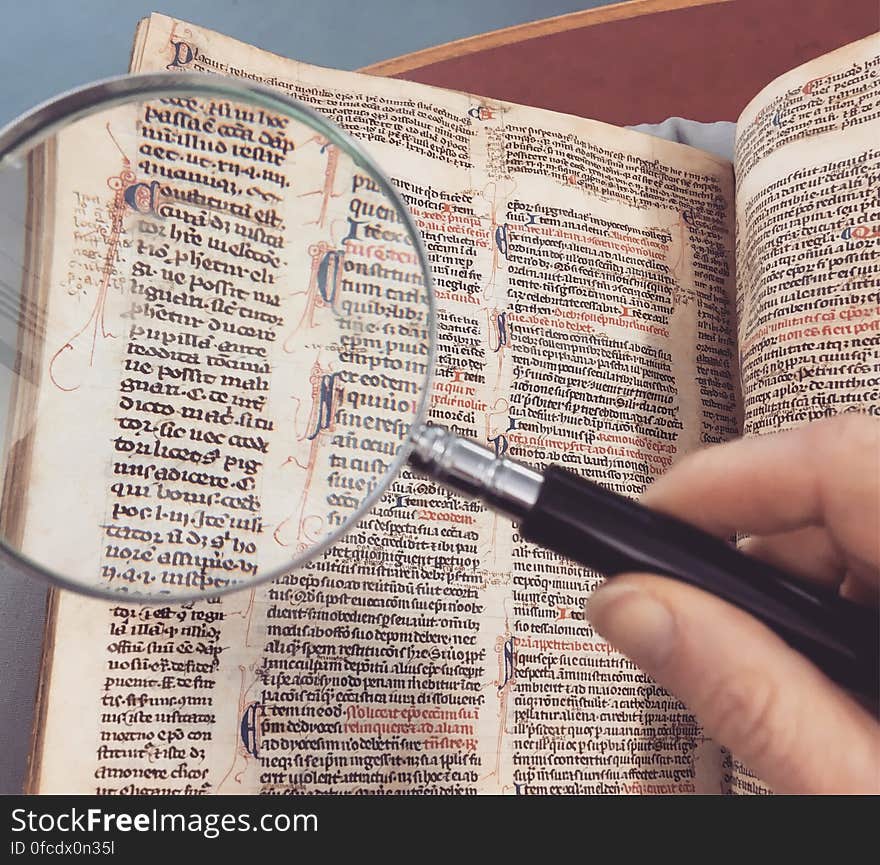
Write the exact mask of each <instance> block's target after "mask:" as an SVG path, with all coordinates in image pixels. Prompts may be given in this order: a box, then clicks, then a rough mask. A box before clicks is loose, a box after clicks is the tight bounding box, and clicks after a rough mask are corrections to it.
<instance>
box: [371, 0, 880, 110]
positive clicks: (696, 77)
mask: <svg viewBox="0 0 880 865" xmlns="http://www.w3.org/2000/svg"><path fill="white" fill-rule="evenodd" d="M878 29H880V4H878V2H877V0H635V2H630V3H620V4H616V5H611V6H604V7H602V8H599V9H592V10H587V11H583V12H578V13H574V14H569V15H562V16H559V17H556V18H552V19H549V20H546V21H539V22H533V23H530V24H523V25H519V26H516V27H511V28H507V29H504V30H499V31H495V32H492V33H487V34H483V35H481V36H474V37H472V38H469V39H464V40H459V41H457V42H454V43H451V44H448V45H441V46H437V47H435V48H430V49H427V50H424V51H419V52H415V53H412V54H408V55H404V56H402V57H397V58H394V59H392V60H388V61H385V62H382V63H377V64H373V65H372V66H369V67H367V69H366V70H365V71H368V72H373V73H375V74H378V75H390V76H396V77H400V78H406V79H409V80H411V81H421V82H423V83H425V84H434V85H436V86H438V87H448V88H451V89H454V90H468V91H470V92H472V93H477V94H479V95H482V96H491V97H494V98H497V99H504V100H508V101H510V102H519V103H523V104H526V105H536V106H540V107H542V108H550V109H552V110H554V111H563V112H566V113H569V114H576V115H579V116H582V117H590V118H592V119H594V120H603V121H605V122H607V123H613V124H615V125H618V126H626V125H631V124H636V123H659V122H660V121H662V120H664V119H665V118H667V117H671V116H676V115H677V116H681V117H687V118H690V119H692V120H700V121H704V122H708V121H716V120H736V119H737V117H738V116H739V114H740V112H741V111H742V109H743V108H744V107H745V106H746V104H747V103H748V102H749V101H750V100H751V99H752V97H753V96H755V95H756V94H757V93H758V92H759V91H760V90H761V88H763V87H764V86H765V85H766V84H768V83H769V82H770V81H772V80H773V79H774V78H776V77H778V76H779V75H781V74H782V73H783V72H787V71H788V70H789V69H793V68H794V67H796V66H799V65H800V64H802V63H805V62H807V61H808V60H812V59H813V58H815V57H818V56H820V55H822V54H825V53H827V52H829V51H832V50H834V49H835V48H839V47H840V46H842V45H846V44H847V43H849V42H855V41H856V40H857V39H861V38H862V37H864V36H867V35H869V34H871V33H874V32H876V31H877V30H878Z"/></svg>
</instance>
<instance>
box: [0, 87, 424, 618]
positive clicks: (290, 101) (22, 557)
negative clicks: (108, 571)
mask: <svg viewBox="0 0 880 865" xmlns="http://www.w3.org/2000/svg"><path fill="white" fill-rule="evenodd" d="M181 93H190V94H196V95H198V94H213V95H220V96H223V97H226V98H238V99H241V100H242V101H249V102H255V103H256V104H258V105H263V106H264V107H266V108H271V109H272V110H275V111H282V112H283V113H285V114H286V115H288V116H292V117H294V118H295V119H297V120H299V121H301V122H303V123H304V124H305V125H307V126H310V127H312V128H314V129H315V130H316V131H318V132H320V133H321V134H322V135H324V137H326V138H327V140H328V141H330V142H331V143H333V144H335V145H337V146H338V147H340V148H341V149H342V150H344V151H345V152H346V153H347V154H348V155H349V156H350V157H351V158H352V160H353V161H354V163H355V164H356V165H357V166H358V167H360V168H364V169H366V170H367V171H368V172H369V173H370V174H371V176H372V178H373V179H374V180H376V181H378V183H379V186H380V188H381V190H382V192H383V193H385V195H386V196H388V198H390V199H391V201H392V202H393V203H394V205H395V207H396V208H397V211H398V213H399V214H400V215H401V216H402V217H403V222H404V227H405V228H406V230H407V231H408V232H409V235H410V237H411V238H412V240H413V246H414V249H415V251H416V254H417V255H418V258H419V263H420V264H421V266H422V276H423V279H424V291H425V296H426V298H427V303H428V322H427V330H428V354H427V356H426V359H425V362H426V366H427V370H426V372H425V375H424V379H423V390H422V393H421V395H420V397H419V401H418V405H417V407H416V412H415V415H414V417H413V420H412V423H411V424H410V426H409V429H408V431H407V435H406V438H405V439H404V441H403V442H401V445H400V447H399V448H398V451H397V454H396V456H395V457H394V459H393V460H392V461H391V464H390V465H389V467H388V469H387V471H386V472H385V477H384V478H383V479H382V481H381V482H380V483H379V484H377V486H376V488H375V489H373V490H372V491H371V492H370V493H369V494H368V495H367V496H366V498H364V500H363V501H362V502H361V504H360V505H359V507H358V508H357V509H356V510H355V511H354V513H353V514H352V515H351V516H350V517H349V518H348V519H347V520H346V521H345V522H344V523H343V524H342V525H341V526H338V527H337V528H335V529H334V530H333V531H332V532H330V534H328V535H327V536H326V537H325V538H324V539H323V540H322V541H320V542H319V543H317V544H314V545H312V546H310V547H309V548H308V549H307V550H304V551H302V552H301V553H299V554H297V555H295V556H293V558H292V559H290V560H289V561H288V562H287V563H286V564H285V565H283V566H280V567H278V568H273V569H270V570H267V571H266V572H265V573H261V574H260V575H259V576H257V577H256V578H254V579H253V580H248V581H246V582H242V583H241V584H235V585H231V586H226V587H223V588H216V589H206V590H203V591H188V590H187V591H181V592H174V591H169V592H168V593H167V594H161V593H160V594H156V595H147V594H142V593H141V592H139V591H137V590H135V591H123V590H120V589H113V588H108V589H106V590H105V589H101V588H93V587H92V586H90V585H88V584H85V585H84V584H81V583H78V582H75V581H73V580H72V579H71V578H69V577H65V576H62V575H61V574H59V573H56V572H55V571H51V570H49V569H48V568H46V567H44V566H43V565H41V564H40V563H39V562H36V561H34V560H33V559H32V558H30V557H29V556H27V555H26V554H25V553H23V552H21V551H19V550H16V549H15V548H14V547H13V546H12V545H10V544H9V543H8V542H7V540H6V538H5V537H3V536H2V535H0V561H3V560H6V561H7V562H8V563H9V564H12V565H13V566H14V567H15V568H17V569H18V570H19V571H22V572H24V574H25V575H26V576H28V577H36V578H37V579H39V580H43V581H46V582H48V583H50V584H52V585H53V586H57V587H59V588H63V589H70V590H72V591H74V592H76V593H77V594H80V595H87V596H90V597H93V598H100V599H102V600H118V601H120V602H126V601H130V602H136V603H143V604H168V603H185V602H188V601H192V600H197V599H200V598H212V597H217V596H219V595H227V594H232V593H234V592H243V591H247V590H248V589H251V588H253V587H254V586H257V585H260V584H261V583H266V582H269V581H270V580H273V579H276V578H277V577H279V576H281V575H283V574H285V573H287V572H289V571H291V570H293V569H294V568H298V567H301V566H302V565H304V564H305V563H306V562H309V561H311V560H312V559H314V558H315V557H316V556H318V555H320V554H321V553H323V552H324V551H325V550H326V549H328V548H329V547H330V546H332V545H333V544H334V543H336V542H337V541H338V540H339V539H340V538H342V537H343V536H344V535H346V534H347V533H348V532H349V531H351V529H352V528H354V526H355V525H357V524H358V523H359V522H360V521H361V520H362V519H363V518H364V516H365V515H366V514H367V513H369V511H371V510H372V508H373V507H374V505H375V504H376V503H377V502H378V501H379V499H380V498H381V497H382V496H383V495H384V493H385V491H386V490H387V489H388V487H389V486H390V484H391V483H392V482H393V481H394V479H395V478H396V477H397V476H398V475H399V474H400V472H401V470H402V468H403V466H404V465H405V464H406V462H407V460H408V458H409V455H410V453H411V451H412V449H413V445H414V436H415V434H416V431H417V430H418V429H419V428H420V427H422V426H423V424H424V422H425V416H426V414H427V411H428V406H429V404H430V398H431V383H432V381H433V378H434V367H435V363H436V353H437V310H436V299H435V296H434V279H433V275H432V273H431V267H430V262H429V261H428V254H427V251H426V249H425V245H424V242H423V240H422V236H421V234H420V233H419V230H418V228H417V227H416V224H415V221H414V219H413V217H412V215H411V214H410V211H409V207H408V206H407V205H406V202H405V201H404V200H403V199H402V197H401V195H400V193H399V192H398V191H397V189H395V187H394V185H393V184H392V183H391V181H390V180H389V178H388V176H387V175H386V174H385V172H384V171H383V170H382V169H381V168H380V167H379V166H378V165H377V164H376V162H375V161H374V160H373V158H372V157H371V156H370V155H369V154H368V153H367V152H366V151H365V150H364V149H363V148H362V146H361V144H359V143H358V142H357V141H355V139H354V138H352V137H351V136H350V135H349V134H348V133H347V132H344V131H343V130H342V129H340V128H339V127H338V126H337V125H336V124H335V123H333V122H332V121H330V120H328V119H327V118H326V117H324V115H322V114H321V113H320V112H319V111H317V110H316V109H314V108H312V107H311V106H309V105H306V104H305V103H303V102H300V101H299V100H298V99H295V98H294V97H292V96H289V95H288V94H286V93H283V92H281V91H277V90H274V89H271V88H269V87H265V86H263V85H260V84H255V83H254V82H252V81H247V80H242V79H239V78H234V77H232V76H226V75H213V74H207V73H201V72H155V73H148V74H136V75H117V76H114V77H112V78H104V79H101V80H99V81H94V82H92V83H90V84H86V85H84V86H82V87H76V88H73V89H72V90H68V91H66V92H64V93H61V94H59V95H58V96H56V97H54V98H53V99H49V100H47V101H46V102H43V103H40V104H39V105H37V106H35V107H34V108H32V109H31V110H30V111H28V112H26V113H25V114H22V115H20V116H19V117H18V118H16V119H15V120H13V121H12V122H11V123H8V124H6V125H5V126H3V127H2V128H0V171H2V170H3V169H4V168H6V167H7V166H8V165H9V164H10V162H11V161H12V160H14V159H15V157H16V156H17V155H18V154H19V153H20V151H22V150H23V149H25V148H26V149H28V150H30V149H31V148H32V147H34V146H35V145H37V144H39V143H40V142H41V141H43V140H45V139H46V138H48V137H50V136H51V135H53V134H55V133H56V132H57V131H58V130H60V129H61V128H63V127H65V126H68V125H71V124H73V123H76V122H77V121H79V120H82V119H84V118H86V117H88V116H89V115H91V114H94V113H96V112H97V111H100V110H106V109H108V108H112V107H114V106H116V105H121V104H124V103H126V102H129V101H132V100H134V99H136V98H137V99H150V98H161V97H163V96H174V95H180V94H181ZM10 559H11V561H10Z"/></svg>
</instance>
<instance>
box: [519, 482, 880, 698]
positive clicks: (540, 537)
mask: <svg viewBox="0 0 880 865" xmlns="http://www.w3.org/2000/svg"><path fill="white" fill-rule="evenodd" d="M520 534H521V535H522V536H523V537H524V538H526V539H527V540H530V541H532V542H534V543H536V544H540V545H541V546H543V547H547V548H548V549H551V550H554V551H555V552H558V553H561V554H562V555H564V556H566V557H567V558H569V559H572V560H573V561H576V562H579V563H580V564H582V565H587V566H588V567H590V568H593V569H594V570H597V571H600V572H601V573H604V574H606V575H608V576H613V575H614V574H619V573H621V572H623V571H648V572H651V573H659V574H663V575H665V576H669V577H674V578H676V579H679V580H682V581H684V582H686V583H690V584H691V585H693V586H697V587H698V588H701V589H705V590H706V591H708V592H711V593H712V594H714V595H717V596H718V597H720V598H723V599H724V600H726V601H729V602H730V603H732V604H735V605H736V606H738V607H740V608H742V609H743V610H746V611H747V612H749V613H751V614H752V615H753V616H755V617H756V618H758V619H760V620H761V621H762V622H764V624H766V625H767V626H769V627H770V628H772V629H773V630H774V631H775V632H776V633H777V634H779V636H780V637H782V638H783V639H784V640H785V641H786V642H787V643H788V644H789V645H790V646H792V648H794V649H797V650H798V651H799V652H801V653H802V654H803V655H805V656H806V657H807V658H809V659H810V660H811V661H812V662H813V663H814V664H816V666H818V667H819V668H820V669H821V670H823V671H824V672H825V673H826V674H827V675H828V676H829V677H831V678H832V679H834V680H835V681H836V682H839V683H840V684H841V685H843V686H844V687H846V688H849V689H851V690H853V691H857V692H859V693H861V694H864V695H867V696H870V697H873V698H876V697H877V695H878V684H880V628H878V613H877V610H872V609H868V608H867V607H862V606H860V605H858V604H854V603H851V602H850V601H846V600H844V599H843V598H841V597H840V596H839V595H838V594H836V593H835V592H830V591H827V590H824V589H820V588H816V587H814V586H810V585H807V584H805V583H804V582H803V581H799V580H797V579H795V578H794V577H791V576H789V575H788V574H786V573H785V572H783V571H781V570H779V569H778V568H775V567H773V566H772V565H768V564H766V563H764V562H761V561H759V560H757V559H754V558H750V557H749V556H745V555H743V554H742V553H740V552H738V551H737V550H736V549H734V548H733V547H732V546H730V545H729V544H727V543H725V542H724V541H723V540H720V539H719V538H716V537H713V536H712V535H709V534H706V533H705V532H703V531H701V530H700V529H697V528H695V527H694V526H691V525H688V524H687V523H683V522H681V521H680V520H677V519H674V518H672V517H668V516H665V515H664V514H659V513H656V512H655V511H651V510H649V509H648V508H646V507H644V506H643V505H640V504H638V503H637V502H634V501H631V500H630V499H627V498H625V497H624V496H620V495H618V494H617V493H613V492H611V491H610V490H607V489H605V488H604V487H601V486H599V485H597V484H594V483H592V482H591V481H588V480H586V479H585V478H582V477H580V475H576V474H574V473H572V472H570V471H567V470H566V469H563V468H560V467H559V466H551V467H550V468H548V469H547V470H546V471H545V472H544V482H543V484H542V486H541V492H540V494H539V496H538V500H537V502H536V503H535V506H534V507H533V508H532V510H531V511H530V512H529V514H528V516H527V517H526V518H525V519H524V520H523V521H522V523H521V524H520Z"/></svg>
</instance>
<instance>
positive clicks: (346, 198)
mask: <svg viewBox="0 0 880 865" xmlns="http://www.w3.org/2000/svg"><path fill="white" fill-rule="evenodd" d="M0 202H2V207H0V211H2V214H3V216H2V223H0V322H2V328H0V353H2V356H0V360H2V363H3V371H4V378H3V381H2V384H3V389H2V391H0V394H2V395H0V405H2V407H3V410H4V414H5V423H4V431H5V432H4V444H3V449H2V458H3V469H4V488H3V500H2V508H0V536H2V543H3V547H2V556H3V558H4V559H6V560H8V562H9V563H10V564H11V565H12V566H14V567H16V568H18V569H19V570H22V571H24V572H26V573H28V574H33V575H34V576H38V577H42V578H46V579H48V580H50V581H52V582H54V583H55V584H57V585H60V586H62V587H64V588H68V589H73V590H75V591H79V592H84V593H86V594H91V595H96V596H100V597H105V598H112V599H115V600H117V601H119V600H127V601H161V602H164V603H167V602H169V601H184V600H191V599H193V598H204V597H209V596H212V595H215V594H217V593H221V592H227V591H233V590H238V589H242V588H248V587H251V586H253V585H255V584H256V583H259V582H261V581H264V580H270V579H272V578H274V577H279V576H281V575H283V574H284V573H286V572H288V571H290V570H291V569H293V568H296V567H297V566H300V565H302V564H304V563H305V562H307V561H309V560H311V559H314V558H315V557H316V556H318V555H319V554H320V553H322V552H323V551H325V550H326V549H327V548H328V547H329V546H330V545H331V544H333V543H334V542H335V541H337V540H338V539H339V538H340V537H341V536H342V535H343V534H345V533H346V532H348V531H349V530H350V529H351V528H352V527H354V526H355V525H357V524H358V523H359V522H361V521H362V520H363V519H364V518H365V517H366V515H367V514H370V513H371V511H372V510H373V509H374V508H376V507H377V506H378V507H379V509H380V510H381V511H382V512H386V513H387V512H388V511H390V510H393V508H394V507H395V502H394V501H393V497H391V500H389V498H388V497H387V496H386V497H385V498H383V496H385V494H386V493H387V491H388V489H389V485H390V484H391V483H392V482H393V481H394V479H395V478H396V477H397V476H398V475H399V474H400V473H401V471H402V470H403V468H404V466H405V465H406V464H407V463H408V464H409V466H410V468H411V469H413V470H414V471H415V472H417V473H420V474H422V475H426V476H428V477H430V478H433V479H434V480H436V481H439V482H440V483H442V484H445V485H446V486H447V487H449V488H451V489H454V490H457V491H458V492H460V493H463V494H465V495H468V496H471V497H476V498H481V499H482V500H483V501H485V502H486V503H487V504H488V505H489V506H490V507H492V508H494V509H496V510H498V511H501V512H503V513H505V514H507V515H508V516H509V517H510V518H512V519H513V520H514V521H515V522H517V523H518V527H519V532H520V534H521V535H522V536H523V537H524V538H526V539H527V540H531V541H533V542H535V543H537V544H540V545H542V546H544V547H547V548H548V549H551V550H554V551H556V552H559V553H561V554H562V555H564V556H567V557H568V558H570V559H572V560H574V561H576V562H579V563H581V564H584V565H587V566H589V567H592V568H594V569H596V570H599V571H601V572H603V573H605V574H608V575H613V574H615V573H619V572H622V571H630V570H648V571H652V572H658V573H662V574H666V575H668V576H671V577H674V578H677V579H681V580H684V581H686V582H689V583H691V584H693V585H696V586H699V587H701V588H703V589H706V590H708V591H710V592H712V593H714V594H716V595H719V596H720V597H722V598H725V599H726V600H728V601H730V602H732V603H734V604H737V605H738V606H740V607H742V608H743V609H746V610H747V611H749V612H751V613H752V614H754V615H755V616H757V617H758V618H760V619H761V620H762V621H764V622H765V623H766V624H768V625H769V626H770V627H771V628H773V629H774V630H775V631H776V632H777V633H779V634H780V635H781V636H782V637H783V638H784V639H786V640H787V641H788V642H789V643H790V644H791V645H792V646H794V647H795V648H797V649H799V650H800V651H802V652H803V653H804V654H806V655H807V656H808V657H810V658H811V659H812V660H813V661H815V663H817V664H818V665H819V666H820V667H821V668H822V669H824V670H825V671H826V672H827V673H828V674H829V675H831V676H832V677H833V678H835V679H836V680H838V681H840V682H841V683H843V684H844V685H847V686H848V687H852V688H855V689H859V690H862V691H868V692H870V691H873V692H875V693H876V689H877V682H878V654H877V645H878V629H877V620H876V616H875V615H874V614H873V613H872V612H871V611H868V610H866V609H864V608H861V607H859V606H856V605H854V604H851V603H848V602H846V601H844V600H842V599H841V598H839V597H838V596H837V595H835V594H831V593H823V592H821V591H820V590H817V589H815V588H812V587H809V588H808V587H805V586H803V585H802V584H800V583H799V582H797V581H796V580H794V579H793V578H791V577H789V576H788V575H787V574H784V573H782V572H780V571H778V570H777V569H775V568H772V567H771V566H769V565H767V564H764V563H761V562H758V561H755V560H752V559H749V558H746V557H745V556H743V555H741V554H740V553H738V552H736V551H735V550H734V549H733V548H732V547H730V546H729V545H727V544H726V543H724V542H722V541H720V540H717V539H715V538H712V537H710V536H708V535H706V534H704V533H702V532H700V531H698V530H697V529H695V528H693V527H691V526H688V525H685V524H684V523H681V522H678V521H676V520H673V519H671V518H669V517H665V516H661V515H659V514H656V513H653V512H651V511H649V510H647V509H645V508H643V507H641V506H640V505H638V504H636V503H635V502H632V501H630V500H629V499H626V498H623V497H621V496H618V495H616V494H614V493H612V492H610V491H608V490H606V489H604V488H602V487H600V486H598V485H595V484H593V483H591V482H589V481H588V480H586V479H584V478H582V477H580V476H578V475H575V474H572V473H571V472H569V471H567V470H565V469H563V468H560V467H550V468H549V469H547V470H546V471H545V472H543V473H540V472H538V471H536V470H534V469H532V468H529V467H527V466H524V465H521V464H519V463H517V462H514V461H512V460H509V459H506V458H504V456H503V455H499V454H498V453H496V452H495V450H493V449H491V448H486V447H484V446H482V445H480V444H477V443H476V442H473V441H470V440H468V439H467V438H462V437H459V436H457V435H456V434H455V433H454V432H453V431H450V430H447V429H445V428H442V427H438V426H431V425H427V424H426V412H427V408H428V404H429V399H430V384H431V376H432V371H433V367H434V364H435V361H436V355H437V336H436V310H435V305H434V294H433V290H432V284H431V275H430V268H429V264H428V259H427V255H426V252H425V247H424V245H423V243H422V240H421V237H420V234H419V231H418V230H417V228H416V226H415V223H414V220H413V217H412V216H411V214H410V212H409V210H408V208H407V206H406V204H405V202H404V200H403V199H402V197H401V195H400V193H399V192H398V191H397V190H396V189H395V188H394V186H393V185H392V183H391V182H390V181H389V180H388V178H387V177H386V176H385V174H384V173H383V172H382V171H381V170H380V168H379V167H378V166H377V165H376V164H375V162H374V161H373V159H372V158H371V157H370V156H369V155H368V154H367V152H366V151H365V150H364V148H363V147H362V146H361V145H358V144H356V143H355V142H354V141H353V140H351V139H350V138H349V137H348V136H347V135H345V134H344V133H343V132H342V131H341V130H339V129H338V128H337V127H335V126H334V125H333V124H331V123H330V122H329V121H327V120H326V119H325V118H323V117H322V116H321V115H320V114H318V113H316V112H315V111H313V110H312V109H310V108H309V107H307V106H306V105H304V104H301V103H299V102H296V101H294V100H292V99H289V98H287V97H285V96H284V95H281V94H279V93H276V92H274V91H271V90H268V89H265V88H263V87H260V86H256V85H252V84H250V83H248V82H245V81H239V80H235V79H228V78H223V77H219V76H200V75H194V74H161V75H139V76H127V77H121V78H116V79H111V80H108V81H104V82H100V83H98V84H94V85H90V86H87V87H84V88H81V89H79V90H75V91H72V92H70V93H68V94H66V95H64V96H61V97H59V98H58V99H56V100H53V101H52V102H49V103H46V104H44V105H42V106H39V107H38V108H36V109H35V110H33V111H32V112H30V113H29V114H27V115H25V116H24V117H22V118H21V119H19V120H18V121H16V122H15V123H13V124H12V125H11V126H9V127H7V128H6V129H5V130H3V131H2V132H0ZM434 216H435V217H436V218H437V219H438V220H441V221H442V219H444V218H454V216H455V212H454V210H453V208H452V207H451V206H450V205H449V204H447V205H446V207H445V210H442V211H440V212H438V213H435V214H434ZM445 351H446V352H447V354H450V353H451V354H452V355H453V357H454V352H455V346H454V345H447V346H446V347H445ZM380 500H381V503H380ZM364 525H366V527H365V528H363V531H364V532H366V533H367V534H365V536H364V537H365V538H367V535H368V533H369V531H370V528H369V525H368V524H362V526H364Z"/></svg>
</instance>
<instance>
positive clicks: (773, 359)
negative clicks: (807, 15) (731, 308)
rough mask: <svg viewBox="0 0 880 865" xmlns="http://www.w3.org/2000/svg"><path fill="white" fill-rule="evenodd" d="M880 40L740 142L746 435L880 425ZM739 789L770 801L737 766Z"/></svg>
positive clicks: (799, 76)
mask: <svg viewBox="0 0 880 865" xmlns="http://www.w3.org/2000/svg"><path fill="white" fill-rule="evenodd" d="M878 75H880V39H878V37H877V36H871V37H869V38H867V39H863V40H861V41H859V42H856V43H854V44H852V45H849V46H846V47H844V48H841V49H839V50H838V51H834V52H832V53H831V54H827V55H825V56H824V57H820V58H819V59H817V60H814V61H812V62H811V63H808V64H806V65H804V66H801V67H799V68H797V69H794V70H792V71H791V72H789V73H787V74H786V75H784V76H782V77H781V78H779V79H777V80H776V81H774V82H773V83H772V84H770V85H769V86H768V87H767V88H765V89H764V90H763V91H762V92H761V93H760V94H759V95H758V96H757V97H755V99H754V100H752V102H751V103H749V105H748V106H747V107H746V109H745V110H744V111H743V113H742V115H741V116H740V118H739V122H738V126H737V142H736V162H735V169H736V177H737V189H736V220H737V236H736V257H737V273H738V286H737V289H738V291H737V307H738V342H739V357H740V370H741V376H742V394H743V406H744V422H743V429H744V432H745V434H747V435H760V434H762V433H766V432H773V431H775V430H781V429H789V428H791V427H795V426H799V425H801V424H804V423H808V422H809V421H812V420H816V419H818V418H822V417H826V416H828V415H834V414H839V413H842V412H862V413H866V414H871V415H877V414H880V350H878V346H880V304H878V286H880V265H878V262H877V239H878V237H880V209H878V204H877V188H878V180H880V87H878V81H880V78H878ZM733 768H734V772H733V782H734V789H735V791H737V792H760V791H762V790H763V789H765V788H764V787H763V785H762V784H761V783H760V782H758V781H757V780H756V779H755V778H754V777H753V776H752V775H751V773H749V772H748V770H746V769H745V767H743V766H742V765H741V764H740V763H739V761H734V764H733Z"/></svg>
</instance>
